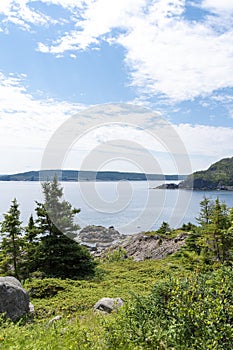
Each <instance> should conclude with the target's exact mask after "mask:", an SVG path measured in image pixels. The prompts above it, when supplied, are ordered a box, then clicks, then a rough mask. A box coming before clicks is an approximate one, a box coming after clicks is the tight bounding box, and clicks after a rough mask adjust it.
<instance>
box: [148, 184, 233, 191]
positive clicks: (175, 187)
mask: <svg viewBox="0 0 233 350" xmlns="http://www.w3.org/2000/svg"><path fill="white" fill-rule="evenodd" d="M153 189H155V190H194V191H233V186H221V185H218V186H217V187H215V188H212V187H211V188H210V187H208V186H204V187H196V186H195V185H193V187H191V186H184V185H183V182H181V183H179V184H175V183H168V184H162V185H160V186H157V187H154V188H153Z"/></svg>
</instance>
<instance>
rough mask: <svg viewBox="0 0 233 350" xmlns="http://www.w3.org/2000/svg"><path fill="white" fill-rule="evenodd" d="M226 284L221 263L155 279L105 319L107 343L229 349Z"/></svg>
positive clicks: (231, 332) (230, 284)
mask: <svg viewBox="0 0 233 350" xmlns="http://www.w3.org/2000/svg"><path fill="white" fill-rule="evenodd" d="M232 288H233V273H232V270H231V268H226V267H222V268H221V269H220V270H218V271H216V272H212V273H209V274H196V275H195V276H194V277H192V276H190V277H188V278H178V279H177V278H174V277H170V278H169V279H167V280H165V281H163V282H160V283H157V284H156V285H155V286H154V287H153V289H152V292H151V294H150V295H149V296H135V297H134V298H133V300H132V301H131V302H130V304H129V305H128V306H127V307H126V309H125V310H124V311H123V312H122V313H120V314H119V315H118V317H117V318H116V319H113V320H111V321H109V322H106V325H105V327H106V330H107V332H108V342H109V348H110V349H131V348H133V346H132V345H134V347H135V349H179V350H181V349H183V350H186V349H203V350H205V349H216V350H220V349H224V350H231V349H232V343H233V329H232V321H233V295H232Z"/></svg>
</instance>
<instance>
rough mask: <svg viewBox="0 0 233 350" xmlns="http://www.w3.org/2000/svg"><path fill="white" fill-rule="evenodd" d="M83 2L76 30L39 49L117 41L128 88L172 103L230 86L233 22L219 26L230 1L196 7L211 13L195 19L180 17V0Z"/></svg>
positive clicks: (75, 47)
mask: <svg viewBox="0 0 233 350" xmlns="http://www.w3.org/2000/svg"><path fill="white" fill-rule="evenodd" d="M44 1H45V0H44ZM83 4H85V6H84V7H82V16H81V18H80V17H79V18H77V22H76V28H74V29H73V30H71V31H70V32H68V33H65V34H64V35H63V36H61V37H60V38H58V39H56V40H55V41H54V42H53V43H52V44H51V45H50V46H49V45H45V44H44V43H40V44H39V50H40V51H42V52H45V53H48V52H50V53H54V54H63V53H64V52H65V51H76V50H86V49H87V48H90V47H92V48H93V47H97V46H98V45H100V42H101V41H102V40H106V41H107V42H109V43H111V44H114V43H118V44H120V45H122V46H123V47H124V48H125V49H126V56H125V63H126V64H127V66H128V68H129V70H130V74H131V84H132V85H133V86H135V87H137V88H139V92H140V93H141V92H143V93H144V94H147V95H152V96H153V95H157V94H158V95H162V96H164V97H168V98H169V99H172V100H174V101H182V100H187V99H193V98H195V97H197V96H206V95H208V94H211V93H212V92H213V91H214V90H218V89H222V88H225V87H232V86H233V76H232V73H231V72H232V71H233V60H232V57H233V35H232V32H233V29H232V21H231V22H230V24H231V27H230V28H229V27H228V26H227V27H226V28H224V23H225V24H227V25H229V19H228V17H229V13H231V12H232V6H233V5H232V2H231V1H230V0H229V1H227V0H225V1H221V2H219V1H217V0H216V1H215V0H205V1H203V2H202V3H199V7H200V8H203V9H205V10H208V11H210V12H209V13H208V15H206V17H204V19H201V20H200V21H188V20H187V19H185V4H186V2H185V1H184V0H176V1H173V2H171V1H169V0H157V1H155V2H154V1H146V0H137V1H135V0H121V1H117V2H115V1H114V2H113V1H109V0H96V1H84V2H83ZM195 6H198V5H197V3H195ZM224 16H225V17H224ZM213 23H214V26H213ZM117 29H120V32H119V31H116V30H117Z"/></svg>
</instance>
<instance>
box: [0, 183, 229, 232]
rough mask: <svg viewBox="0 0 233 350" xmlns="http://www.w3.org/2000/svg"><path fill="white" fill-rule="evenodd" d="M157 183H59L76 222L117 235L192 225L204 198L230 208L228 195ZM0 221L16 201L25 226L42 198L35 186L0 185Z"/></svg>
mask: <svg viewBox="0 0 233 350" xmlns="http://www.w3.org/2000/svg"><path fill="white" fill-rule="evenodd" d="M160 184H161V182H160V181H152V182H146V181H145V182H144V181H140V182H128V181H120V182H80V183H77V182H63V183H62V187H63V188H64V199H65V200H68V201H69V202H70V203H71V204H72V206H74V207H76V208H80V209H81V212H80V213H79V214H78V215H77V217H76V221H77V222H78V223H79V225H80V227H85V226H87V225H103V226H106V227H109V226H114V227H115V228H116V229H118V230H119V231H120V232H121V233H125V234H133V233H136V232H141V231H147V230H153V229H157V228H158V227H159V226H160V225H161V223H162V222H163V221H166V222H168V223H169V224H170V226H171V227H174V228H176V227H179V226H181V225H182V224H183V223H187V222H189V221H191V222H193V223H195V222H196V217H197V216H198V213H199V203H200V201H201V200H202V199H203V197H204V196H206V197H208V198H211V199H213V200H215V199H216V198H217V197H218V198H219V199H220V200H221V201H224V202H225V203H226V204H227V206H229V207H233V192H231V191H187V190H158V189H155V187H156V186H158V185H160ZM0 194H1V195H0V220H1V219H2V215H3V213H5V212H6V211H8V209H9V207H10V204H11V201H12V199H13V198H16V199H17V200H18V202H19V204H20V210H21V220H22V221H23V222H24V224H26V223H27V221H28V219H29V216H30V215H31V214H34V209H35V206H36V203H35V201H39V202H40V201H41V200H42V198H43V194H42V190H41V184H40V183H39V182H17V181H16V182H14V181H10V182H3V181H2V182H0Z"/></svg>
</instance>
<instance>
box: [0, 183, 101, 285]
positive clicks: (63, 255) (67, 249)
mask: <svg viewBox="0 0 233 350" xmlns="http://www.w3.org/2000/svg"><path fill="white" fill-rule="evenodd" d="M42 191H43V196H44V202H43V203H40V202H36V208H35V212H36V218H35V219H34V218H33V216H32V215H31V216H30V218H29V221H28V224H27V225H26V227H24V226H23V225H22V221H21V220H20V210H19V204H18V202H17V200H16V199H13V201H12V203H11V206H10V209H9V211H8V212H7V213H5V214H4V215H3V221H2V222H1V223H0V229H1V242H0V274H1V275H13V276H15V277H16V278H18V279H20V280H22V279H26V278H29V277H31V276H33V275H35V276H36V275H39V276H40V277H42V276H44V277H59V278H80V277H85V276H88V275H92V274H93V273H94V271H95V266H96V263H95V261H94V260H93V257H92V256H91V254H90V253H89V251H88V250H87V248H85V247H83V246H81V245H80V244H79V243H77V242H76V241H75V240H73V239H72V238H74V237H75V236H76V232H77V230H78V229H79V226H78V225H77V224H75V222H74V219H75V215H76V214H78V213H79V212H80V209H75V208H72V206H71V204H70V203H69V202H68V201H65V200H63V199H62V196H63V188H62V187H61V186H60V184H59V183H58V180H57V178H56V177H54V179H53V181H47V182H44V183H43V184H42Z"/></svg>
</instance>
